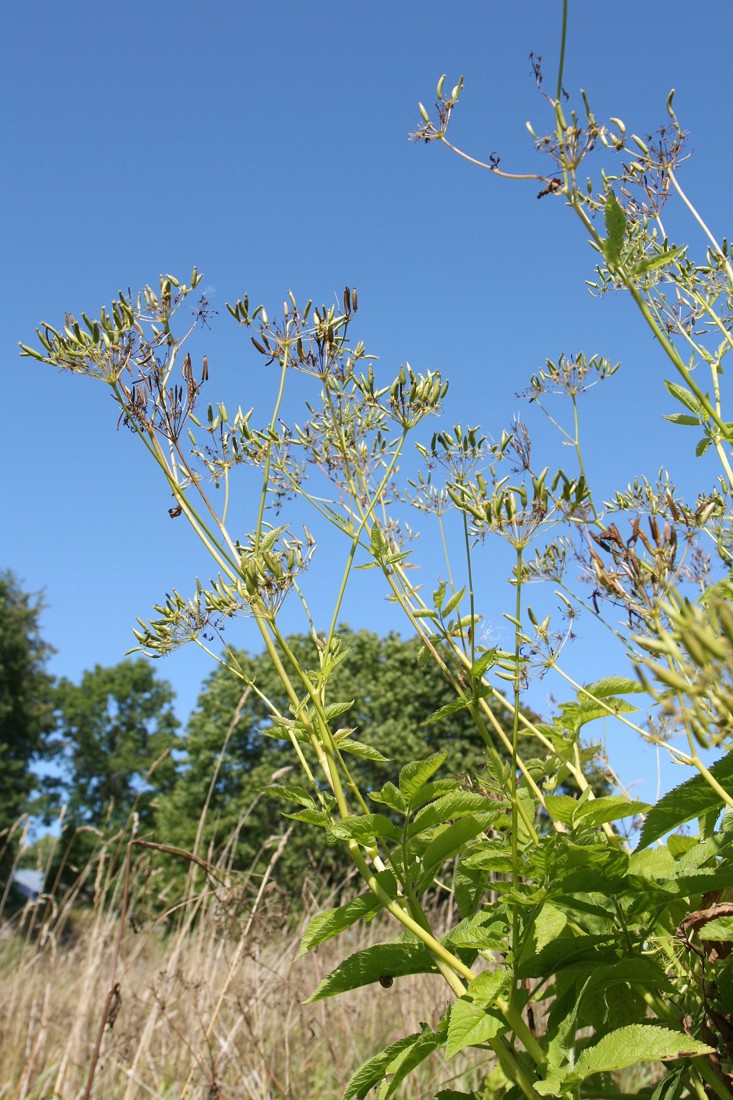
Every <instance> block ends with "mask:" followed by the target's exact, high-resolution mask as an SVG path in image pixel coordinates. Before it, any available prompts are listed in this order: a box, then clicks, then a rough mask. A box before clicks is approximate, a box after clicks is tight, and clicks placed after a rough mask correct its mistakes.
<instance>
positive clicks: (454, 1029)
mask: <svg viewBox="0 0 733 1100" xmlns="http://www.w3.org/2000/svg"><path fill="white" fill-rule="evenodd" d="M506 1027H507V1024H506V1021H505V1020H504V1019H503V1017H502V1016H501V1014H500V1013H499V1012H496V1011H494V1010H491V1009H488V1008H486V1007H485V1006H484V1005H481V1004H479V1003H477V1002H476V1001H474V1000H471V998H470V997H459V999H458V1000H457V1001H456V1003H455V1004H454V1005H453V1009H452V1011H451V1014H450V1021H449V1023H448V1042H447V1044H446V1049H445V1056H446V1058H452V1057H453V1055H454V1054H457V1053H458V1051H459V1050H463V1048H464V1047H475V1046H478V1045H480V1044H481V1043H486V1042H488V1041H489V1039H494V1038H496V1036H497V1035H499V1034H500V1032H502V1031H505V1030H506Z"/></svg>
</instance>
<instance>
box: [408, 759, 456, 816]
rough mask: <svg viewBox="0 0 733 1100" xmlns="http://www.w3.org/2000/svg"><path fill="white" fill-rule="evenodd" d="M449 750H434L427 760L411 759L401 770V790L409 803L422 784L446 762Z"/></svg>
mask: <svg viewBox="0 0 733 1100" xmlns="http://www.w3.org/2000/svg"><path fill="white" fill-rule="evenodd" d="M447 755H448V753H447V752H434V753H433V754H432V756H428V757H426V759H425V760H411V761H410V763H409V764H405V766H404V768H402V769H401V771H400V791H401V792H402V796H403V798H404V799H405V801H406V802H407V804H408V805H409V804H410V802H411V800H412V799H413V798H414V796H415V795H416V794H417V792H418V791H419V790H420V788H421V787H422V786H424V784H425V783H427V781H428V779H430V777H431V775H434V774H435V772H437V770H438V768H439V767H440V766H441V765H442V764H443V763H444V761H445V758H446V756H447Z"/></svg>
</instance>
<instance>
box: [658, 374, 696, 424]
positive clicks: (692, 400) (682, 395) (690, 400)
mask: <svg viewBox="0 0 733 1100" xmlns="http://www.w3.org/2000/svg"><path fill="white" fill-rule="evenodd" d="M664 385H665V386H666V388H667V392H668V393H669V394H671V395H672V397H674V398H675V399H676V400H677V401H680V402H681V403H682V404H683V405H684V406H685V407H686V408H688V409H689V410H690V412H693V413H695V414H696V415H697V416H698V418H699V416H700V402H699V401H698V400H697V398H696V397H695V395H694V393H690V391H689V390H686V389H685V387H684V386H681V385H680V384H679V382H670V380H669V379H668V378H665V379H664Z"/></svg>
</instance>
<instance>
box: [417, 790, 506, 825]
mask: <svg viewBox="0 0 733 1100" xmlns="http://www.w3.org/2000/svg"><path fill="white" fill-rule="evenodd" d="M472 813H484V814H486V813H493V814H494V815H495V816H498V815H499V814H500V813H501V810H500V809H499V808H498V807H497V804H496V802H495V801H494V799H491V798H487V797H486V796H485V795H482V794H478V793H477V792H475V791H461V790H458V791H451V792H450V793H449V794H444V795H443V796H442V797H441V798H437V799H436V800H435V801H434V802H430V803H428V805H427V806H423V808H422V809H421V810H420V812H419V813H418V814H417V816H416V817H415V819H414V821H412V822H411V824H410V828H409V835H410V836H415V835H417V833H420V832H422V831H423V830H424V829H430V828H432V827H433V826H434V825H442V824H443V822H445V821H452V820H453V819H454V818H457V817H465V816H466V814H472Z"/></svg>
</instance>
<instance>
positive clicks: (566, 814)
mask: <svg viewBox="0 0 733 1100" xmlns="http://www.w3.org/2000/svg"><path fill="white" fill-rule="evenodd" d="M545 805H546V806H547V812H548V814H549V815H550V817H551V818H552V820H553V821H559V822H560V823H561V824H562V825H569V824H570V823H571V821H572V820H573V814H574V813H575V811H576V810H577V808H578V802H577V799H575V798H572V797H571V796H570V795H569V794H548V795H547V796H546V798H545Z"/></svg>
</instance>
